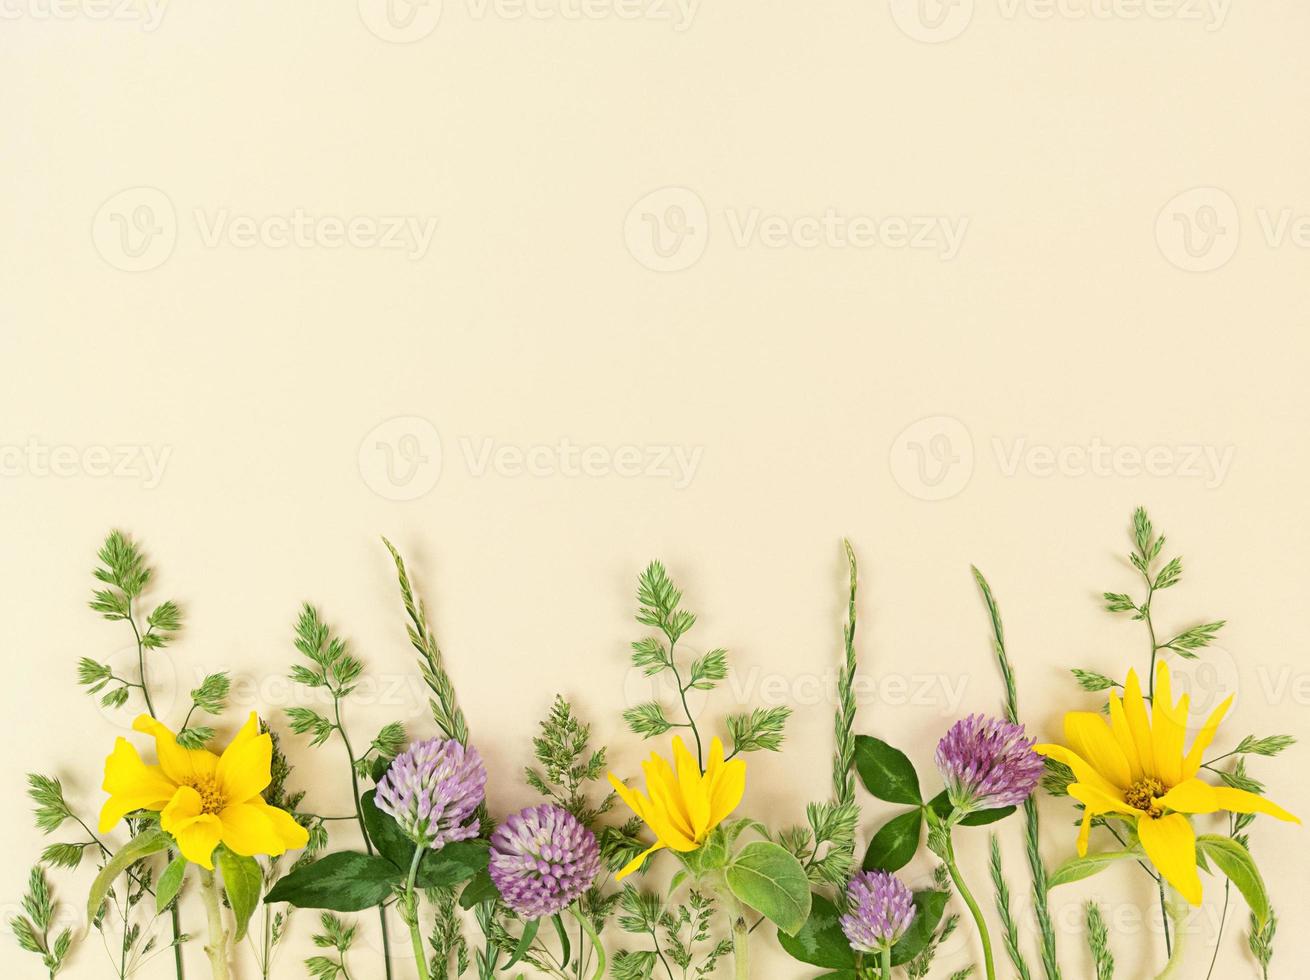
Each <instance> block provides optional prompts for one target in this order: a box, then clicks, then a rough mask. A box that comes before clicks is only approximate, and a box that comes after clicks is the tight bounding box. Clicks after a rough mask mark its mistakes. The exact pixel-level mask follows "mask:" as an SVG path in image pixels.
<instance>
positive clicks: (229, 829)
mask: <svg viewBox="0 0 1310 980" xmlns="http://www.w3.org/2000/svg"><path fill="white" fill-rule="evenodd" d="M218 820H219V823H221V824H222V825H223V830H222V839H223V843H224V844H226V845H227V846H228V848H229V849H230V850H233V851H235V852H236V853H237V854H242V855H245V856H246V857H253V856H254V855H256V854H270V855H273V856H276V855H278V854H282V853H284V852H285V851H286V849H287V848H286V845H285V844H284V843H283V842H282V838H281V836H280V835H279V834H278V832H277V830H276V829H275V828H274V826H273V821H272V820H270V819H269V818H268V817H267V816H265V815H264V813H263V812H262V811H261V810H260V809H259V808H258V807H254V806H251V805H250V804H248V803H238V804H236V805H235V806H229V807H224V808H223V809H222V810H221V811H219V814H218Z"/></svg>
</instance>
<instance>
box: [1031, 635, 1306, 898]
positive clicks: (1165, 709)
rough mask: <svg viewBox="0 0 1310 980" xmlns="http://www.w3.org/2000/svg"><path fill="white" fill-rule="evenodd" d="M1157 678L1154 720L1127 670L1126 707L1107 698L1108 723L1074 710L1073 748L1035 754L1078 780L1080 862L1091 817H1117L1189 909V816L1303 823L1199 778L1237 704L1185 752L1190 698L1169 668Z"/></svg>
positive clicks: (1045, 748) (1195, 894) (1192, 861)
mask: <svg viewBox="0 0 1310 980" xmlns="http://www.w3.org/2000/svg"><path fill="white" fill-rule="evenodd" d="M1155 678H1156V679H1155V696H1154V698H1153V699H1152V703H1151V713H1150V715H1149V716H1148V715H1147V706H1146V699H1145V698H1143V697H1142V686H1141V683H1140V682H1139V681H1138V679H1137V673H1136V672H1135V671H1129V672H1128V683H1127V684H1126V685H1125V687H1124V696H1123V698H1122V700H1121V699H1120V698H1119V696H1118V695H1117V694H1114V693H1111V695H1110V719H1109V722H1108V723H1107V721H1106V719H1105V718H1104V717H1103V716H1102V715H1100V714H1098V713H1096V712H1092V711H1071V712H1069V713H1068V714H1066V715H1065V716H1064V737H1065V741H1066V742H1068V743H1069V744H1068V747H1067V748H1066V747H1065V746H1061V745H1036V746H1034V749H1035V750H1036V751H1038V752H1040V753H1041V754H1042V755H1046V756H1049V757H1050V758H1052V759H1055V760H1056V761H1057V762H1063V763H1064V764H1065V765H1066V766H1068V767H1069V768H1070V769H1072V770H1073V773H1074V778H1075V780H1076V781H1075V782H1074V783H1072V784H1070V786H1069V795H1070V796H1072V797H1073V798H1074V799H1075V800H1078V801H1079V802H1080V803H1082V804H1083V806H1084V807H1085V808H1086V809H1085V810H1084V813H1083V825H1082V830H1081V831H1080V833H1079V834H1078V853H1079V855H1086V854H1087V838H1088V835H1089V834H1090V832H1091V825H1092V818H1093V817H1096V816H1100V815H1101V814H1107V813H1109V814H1120V815H1122V816H1123V817H1126V818H1128V819H1129V820H1133V821H1135V822H1136V825H1137V837H1138V839H1139V840H1140V841H1141V842H1142V848H1143V849H1144V850H1145V851H1146V855H1147V857H1149V858H1150V859H1151V863H1152V864H1154V865H1155V867H1156V870H1158V871H1159V872H1160V874H1162V875H1163V876H1164V878H1165V880H1166V881H1168V882H1169V884H1171V885H1173V886H1174V888H1176V889H1177V890H1178V893H1179V894H1180V895H1182V896H1183V897H1184V898H1185V899H1187V901H1188V902H1190V903H1191V904H1192V905H1200V904H1201V877H1200V875H1198V874H1197V872H1196V834H1195V832H1194V831H1193V830H1192V824H1191V821H1190V820H1188V818H1187V816H1186V815H1187V814H1191V813H1215V812H1216V811H1219V810H1230V811H1232V812H1234V813H1266V814H1268V815H1269V816H1271V817H1277V818H1278V819H1279V820H1287V821H1293V822H1295V823H1300V822H1301V821H1300V820H1298V819H1297V818H1296V817H1294V816H1292V814H1290V813H1288V812H1287V811H1286V810H1284V809H1283V808H1282V807H1280V806H1277V805H1276V804H1274V803H1271V802H1270V801H1269V800H1266V799H1264V798H1263V797H1261V796H1257V795H1255V794H1254V793H1248V792H1246V791H1245V790H1240V789H1234V788H1232V787H1229V786H1212V785H1210V784H1209V783H1206V782H1203V781H1202V780H1200V779H1198V778H1197V773H1198V772H1199V771H1200V769H1201V762H1202V759H1201V756H1202V754H1203V753H1204V752H1205V750H1206V749H1208V748H1209V747H1210V743H1211V742H1213V741H1214V737H1215V733H1216V732H1217V731H1218V729H1219V724H1220V722H1222V721H1223V719H1224V715H1225V714H1227V713H1228V709H1229V707H1230V706H1231V705H1232V703H1233V699H1232V698H1231V697H1230V698H1229V699H1228V700H1227V701H1225V702H1224V703H1223V704H1221V705H1220V706H1219V707H1218V708H1216V709H1215V711H1214V713H1213V714H1211V715H1210V717H1209V718H1208V719H1207V720H1206V722H1205V725H1204V726H1202V728H1201V730H1200V732H1198V733H1197V735H1196V738H1195V739H1193V740H1192V744H1191V747H1190V748H1189V749H1188V750H1187V751H1186V752H1184V751H1183V743H1184V742H1185V740H1186V738H1187V710H1188V697H1187V695H1186V694H1184V695H1183V696H1182V697H1181V698H1180V699H1179V700H1178V703H1177V704H1175V703H1174V700H1173V695H1172V691H1171V689H1170V685H1169V668H1168V666H1167V665H1166V664H1165V663H1164V662H1163V661H1161V662H1160V664H1159V667H1158V668H1157V670H1156V674H1155Z"/></svg>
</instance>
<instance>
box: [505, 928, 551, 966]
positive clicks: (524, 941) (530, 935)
mask: <svg viewBox="0 0 1310 980" xmlns="http://www.w3.org/2000/svg"><path fill="white" fill-rule="evenodd" d="M540 928H541V920H540V919H529V920H528V921H527V922H525V923H523V935H522V936H520V937H519V944H518V945H517V946H515V947H514V955H513V956H511V957H510V958H509V962H508V963H506V964H505V965H504V966H503V967H501V969H502V970H508V969H509V968H510V967H511V966H513V965H514V964H515V963H517V962H518V961H519V960H521V959H523V957H525V956H527V955H528V950H529V949H531V948H532V940H534V939H536V938H537V930H538V929H540Z"/></svg>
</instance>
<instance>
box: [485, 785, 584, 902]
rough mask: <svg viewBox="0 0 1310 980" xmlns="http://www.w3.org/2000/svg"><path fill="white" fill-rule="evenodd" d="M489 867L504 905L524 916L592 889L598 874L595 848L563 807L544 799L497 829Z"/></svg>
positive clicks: (493, 836)
mask: <svg viewBox="0 0 1310 980" xmlns="http://www.w3.org/2000/svg"><path fill="white" fill-rule="evenodd" d="M489 870H490V872H491V880H492V881H493V882H494V883H495V885H496V888H497V890H498V891H499V892H500V895H501V897H502V898H503V899H504V900H505V904H507V905H508V906H509V907H510V908H512V909H513V910H514V911H515V912H516V913H517V914H518V915H520V916H522V917H523V918H524V919H540V918H541V917H542V916H548V915H554V914H555V913H556V912H560V911H562V910H563V909H565V908H567V907H568V906H570V905H572V904H573V903H574V902H575V901H577V900H578V898H579V897H581V896H582V894H583V893H584V892H585V891H586V890H587V889H588V888H590V887H591V883H592V882H593V881H595V879H596V875H597V874H599V873H600V846H599V845H598V844H597V843H596V835H595V834H593V833H592V832H591V831H590V830H588V829H587V828H586V827H584V826H583V825H582V824H581V823H580V822H579V821H578V819H577V818H576V817H574V816H573V814H571V813H569V811H568V810H565V809H564V808H563V807H558V806H555V805H554V804H551V803H543V804H542V805H541V806H530V807H528V808H527V809H526V810H520V811H519V812H518V813H516V814H514V815H513V816H511V817H509V818H507V819H506V820H505V822H504V823H502V824H501V825H500V826H499V827H497V828H496V830H495V832H494V833H493V834H492V835H491V865H490V868H489Z"/></svg>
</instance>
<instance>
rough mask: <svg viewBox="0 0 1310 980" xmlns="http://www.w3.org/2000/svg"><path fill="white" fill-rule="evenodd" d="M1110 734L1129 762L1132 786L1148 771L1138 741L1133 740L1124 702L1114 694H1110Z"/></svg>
mask: <svg viewBox="0 0 1310 980" xmlns="http://www.w3.org/2000/svg"><path fill="white" fill-rule="evenodd" d="M1110 732H1111V733H1112V734H1113V735H1114V740H1115V741H1116V742H1118V743H1119V751H1121V752H1122V753H1123V755H1124V759H1125V760H1127V762H1128V769H1129V780H1130V784H1131V783H1135V782H1137V781H1138V780H1139V779H1141V778H1142V777H1143V776H1144V775H1146V769H1145V768H1144V767H1143V766H1142V757H1141V754H1140V753H1139V752H1138V751H1137V740H1136V739H1135V738H1133V730H1132V728H1130V727H1129V725H1128V718H1127V717H1126V716H1125V715H1124V706H1123V702H1122V701H1120V700H1119V695H1117V694H1115V693H1113V692H1111V694H1110Z"/></svg>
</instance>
